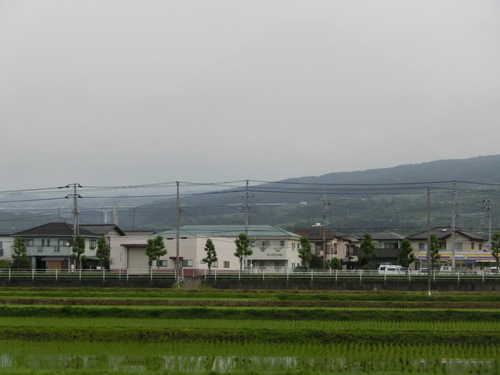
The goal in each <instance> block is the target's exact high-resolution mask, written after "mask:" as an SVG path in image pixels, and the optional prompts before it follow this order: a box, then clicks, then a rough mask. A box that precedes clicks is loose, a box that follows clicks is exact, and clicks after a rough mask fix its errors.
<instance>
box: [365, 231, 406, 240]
mask: <svg viewBox="0 0 500 375" xmlns="http://www.w3.org/2000/svg"><path fill="white" fill-rule="evenodd" d="M371 236H372V239H374V240H378V241H380V240H398V241H400V240H401V241H402V240H404V239H405V238H404V237H403V236H401V235H400V234H397V233H394V232H391V231H388V230H387V231H385V232H379V233H374V234H372V235H371Z"/></svg>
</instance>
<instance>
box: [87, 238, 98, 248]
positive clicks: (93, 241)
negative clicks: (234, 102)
mask: <svg viewBox="0 0 500 375" xmlns="http://www.w3.org/2000/svg"><path fill="white" fill-rule="evenodd" d="M89 247H90V248H91V249H95V248H96V247H97V241H96V240H89Z"/></svg>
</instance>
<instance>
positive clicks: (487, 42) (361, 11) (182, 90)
mask: <svg viewBox="0 0 500 375" xmlns="http://www.w3.org/2000/svg"><path fill="white" fill-rule="evenodd" d="M0 122H1V125H2V128H1V129H2V133H1V134H2V136H1V141H2V142H1V146H2V147H1V148H0V160H1V165H2V179H1V182H0V191H5V190H8V189H24V188H38V187H52V186H59V185H65V184H68V183H73V182H78V183H80V184H82V185H106V186H116V185H135V184H147V183H156V182H166V181H176V180H178V181H195V182H216V181H232V180H244V179H251V180H279V179H284V178H289V177H301V176H311V175H322V174H326V173H331V172H341V171H352V170H365V169H372V168H385V167H391V166H396V165H400V164H408V163H421V162H426V161H433V160H438V159H455V158H469V157H473V156H479V155H493V154H499V153H500V147H499V144H500V142H499V138H500V137H499V136H500V2H499V1H498V0H439V1H436V0H419V1H401V0H324V1H323V0H307V1H306V0H300V1H298V0H273V1H269V0H248V1H247V0H241V1H238V0H210V1H206V0H178V1H177V0H158V1H156V0H148V1H138V0H73V1H67V0H2V1H0Z"/></svg>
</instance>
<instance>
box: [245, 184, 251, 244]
mask: <svg viewBox="0 0 500 375" xmlns="http://www.w3.org/2000/svg"><path fill="white" fill-rule="evenodd" d="M249 199H250V192H249V190H248V180H246V184H245V234H246V235H248V224H249V221H250V204H249V203H248V202H249Z"/></svg>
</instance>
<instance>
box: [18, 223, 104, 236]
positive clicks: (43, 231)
mask: <svg viewBox="0 0 500 375" xmlns="http://www.w3.org/2000/svg"><path fill="white" fill-rule="evenodd" d="M79 233H80V235H82V236H97V234H96V233H93V232H90V231H88V230H86V229H84V228H82V227H80V228H79ZM14 235H15V236H21V237H22V236H61V237H70V236H73V225H70V224H68V223H62V222H55V223H48V224H43V225H40V226H38V227H34V228H30V229H26V230H23V231H21V232H17V233H15V234H14Z"/></svg>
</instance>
